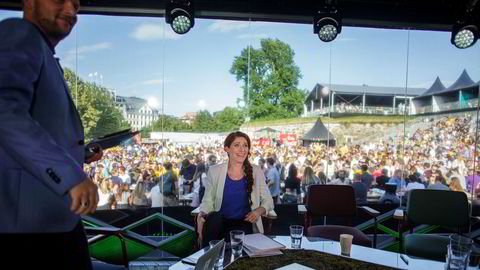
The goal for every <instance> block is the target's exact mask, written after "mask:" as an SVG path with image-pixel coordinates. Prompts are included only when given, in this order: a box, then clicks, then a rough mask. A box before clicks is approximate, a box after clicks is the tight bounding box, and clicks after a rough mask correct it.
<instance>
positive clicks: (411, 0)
mask: <svg viewBox="0 0 480 270" xmlns="http://www.w3.org/2000/svg"><path fill="white" fill-rule="evenodd" d="M80 2H81V5H82V9H81V12H80V13H81V14H103V15H124V16H155V17H163V16H164V14H165V4H166V2H167V1H166V0H81V1H80ZM479 2H480V1H478V0H337V8H338V10H339V11H340V12H341V14H342V17H343V25H344V26H357V27H375V28H394V29H407V28H410V29H419V30H438V31H450V30H451V28H452V25H453V24H454V23H455V21H456V20H459V18H461V17H462V16H463V14H464V13H465V11H466V10H467V9H470V10H471V12H470V13H471V14H473V18H474V20H475V21H476V22H477V24H478V22H479V21H480V3H479ZM323 5H324V1H302V0H296V1H287V0H250V1H244V0H195V1H194V7H195V17H196V18H202V19H226V20H247V21H248V20H249V19H251V20H252V21H268V22H289V23H301V24H311V23H312V21H313V15H314V14H315V12H316V11H317V10H318V8H319V7H321V6H323ZM0 8H1V9H12V10H20V9H21V0H1V1H0Z"/></svg>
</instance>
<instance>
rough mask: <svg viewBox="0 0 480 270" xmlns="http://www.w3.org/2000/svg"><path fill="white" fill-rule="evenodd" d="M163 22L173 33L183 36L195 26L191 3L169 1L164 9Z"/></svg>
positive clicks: (183, 0) (179, 0) (175, 0)
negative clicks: (168, 25) (169, 26)
mask: <svg viewBox="0 0 480 270" xmlns="http://www.w3.org/2000/svg"><path fill="white" fill-rule="evenodd" d="M165 21H166V22H167V23H168V24H170V25H171V26H172V29H173V31H174V32H175V33H177V34H180V35H183V34H185V33H187V32H188V31H190V29H191V28H192V27H193V25H194V24H195V17H194V9H193V1H192V0H190V1H187V0H170V1H168V2H167V6H166V8H165Z"/></svg>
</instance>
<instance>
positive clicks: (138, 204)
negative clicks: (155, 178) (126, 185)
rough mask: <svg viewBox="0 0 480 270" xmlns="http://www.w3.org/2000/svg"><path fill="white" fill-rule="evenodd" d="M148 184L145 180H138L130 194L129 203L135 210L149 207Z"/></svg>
mask: <svg viewBox="0 0 480 270" xmlns="http://www.w3.org/2000/svg"><path fill="white" fill-rule="evenodd" d="M147 192H148V191H147V185H146V184H145V182H143V180H142V181H138V182H137V184H136V185H135V189H134V190H133V192H132V194H131V195H130V199H129V205H130V206H131V207H132V208H133V209H134V210H135V209H139V208H144V207H148V205H149V203H148V198H147Z"/></svg>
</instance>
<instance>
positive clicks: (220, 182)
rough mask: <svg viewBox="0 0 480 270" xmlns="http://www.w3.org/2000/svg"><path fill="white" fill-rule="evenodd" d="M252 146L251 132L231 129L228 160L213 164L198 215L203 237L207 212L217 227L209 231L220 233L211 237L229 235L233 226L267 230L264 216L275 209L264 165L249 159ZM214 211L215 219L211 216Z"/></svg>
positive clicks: (227, 142) (200, 234) (257, 230)
mask: <svg viewBox="0 0 480 270" xmlns="http://www.w3.org/2000/svg"><path fill="white" fill-rule="evenodd" d="M250 147H251V143H250V138H249V137H248V135H247V134H245V133H243V132H240V131H237V132H233V133H230V134H229V135H228V136H227V138H226V139H225V142H224V149H225V151H226V152H227V154H228V162H227V163H223V164H218V165H215V166H212V167H210V168H209V170H208V174H207V178H206V179H205V182H204V183H205V195H204V197H203V200H202V203H201V204H200V213H199V215H198V217H197V225H198V228H197V229H198V232H199V238H200V239H199V240H202V237H203V235H202V232H203V225H204V223H205V221H206V217H207V215H208V222H207V224H213V226H212V227H215V228H214V229H213V230H212V229H210V230H208V232H209V233H210V234H212V233H213V234H217V235H216V236H214V235H208V236H207V235H206V236H205V237H206V238H209V239H215V238H220V239H221V238H225V239H229V232H230V231H231V230H235V229H242V228H243V230H244V231H245V233H246V234H247V233H252V232H253V233H256V232H260V233H263V225H262V218H261V216H262V215H266V213H268V212H269V211H270V210H272V209H273V200H272V196H271V195H270V192H269V190H268V188H267V186H266V183H265V175H264V174H263V171H262V169H261V168H260V167H258V166H256V165H251V164H250V162H249V160H248V157H249V155H250ZM212 214H214V216H215V221H211V220H210V218H211V217H212ZM219 223H220V224H219ZM207 226H211V225H207ZM205 234H207V232H206V233H205Z"/></svg>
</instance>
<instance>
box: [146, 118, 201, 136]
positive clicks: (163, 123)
mask: <svg viewBox="0 0 480 270" xmlns="http://www.w3.org/2000/svg"><path fill="white" fill-rule="evenodd" d="M147 129H150V130H152V129H153V130H154V131H157V132H160V131H162V130H163V131H174V132H186V131H191V130H192V127H191V126H190V125H189V124H187V123H185V122H183V121H182V120H181V119H180V118H178V117H175V116H171V115H160V116H159V119H158V120H157V121H155V122H154V123H153V125H152V127H149V128H147Z"/></svg>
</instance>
